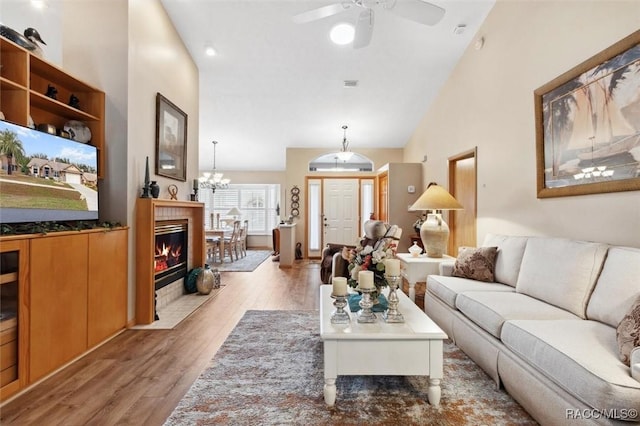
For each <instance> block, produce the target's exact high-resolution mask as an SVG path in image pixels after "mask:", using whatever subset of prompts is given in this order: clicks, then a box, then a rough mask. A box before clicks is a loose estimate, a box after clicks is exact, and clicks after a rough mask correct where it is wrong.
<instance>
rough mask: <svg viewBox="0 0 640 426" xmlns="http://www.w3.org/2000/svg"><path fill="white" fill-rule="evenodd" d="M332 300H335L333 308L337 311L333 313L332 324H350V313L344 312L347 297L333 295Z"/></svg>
mask: <svg viewBox="0 0 640 426" xmlns="http://www.w3.org/2000/svg"><path fill="white" fill-rule="evenodd" d="M331 298H332V299H334V301H333V306H335V307H336V310H335V311H333V312H332V313H331V324H348V323H349V321H351V317H350V316H349V312H347V311H345V310H344V307H345V306H347V296H346V295H343V296H338V295H335V294H332V295H331Z"/></svg>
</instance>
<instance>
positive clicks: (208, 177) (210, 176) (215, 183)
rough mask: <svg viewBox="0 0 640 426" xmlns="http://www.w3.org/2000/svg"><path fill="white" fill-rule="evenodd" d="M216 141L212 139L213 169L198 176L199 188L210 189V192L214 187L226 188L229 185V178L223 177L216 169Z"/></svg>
mask: <svg viewBox="0 0 640 426" xmlns="http://www.w3.org/2000/svg"><path fill="white" fill-rule="evenodd" d="M217 144H218V141H213V170H211V171H210V172H204V173H202V176H200V179H199V181H200V188H201V189H210V190H211V192H213V193H215V192H216V189H226V188H228V187H229V182H231V180H230V179H223V178H222V175H223V174H222V173H220V172H218V170H216V145H217Z"/></svg>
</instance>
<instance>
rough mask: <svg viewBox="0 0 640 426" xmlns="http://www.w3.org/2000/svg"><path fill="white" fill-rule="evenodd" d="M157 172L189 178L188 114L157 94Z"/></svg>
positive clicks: (161, 174)
mask: <svg viewBox="0 0 640 426" xmlns="http://www.w3.org/2000/svg"><path fill="white" fill-rule="evenodd" d="M156 174H157V175H159V176H164V177H168V178H171V179H176V180H180V181H182V182H185V181H186V180H187V114H186V113H184V111H182V110H181V109H180V108H178V107H177V106H175V105H174V104H173V103H172V102H171V101H170V100H168V99H167V98H165V97H164V96H162V95H161V94H160V93H157V94H156Z"/></svg>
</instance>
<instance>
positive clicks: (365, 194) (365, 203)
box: [306, 177, 375, 258]
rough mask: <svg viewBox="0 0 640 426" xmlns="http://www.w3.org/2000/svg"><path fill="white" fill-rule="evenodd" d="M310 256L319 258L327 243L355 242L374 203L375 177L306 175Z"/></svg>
mask: <svg viewBox="0 0 640 426" xmlns="http://www.w3.org/2000/svg"><path fill="white" fill-rule="evenodd" d="M307 197H308V198H307V206H308V209H307V217H306V219H307V227H306V234H307V247H306V248H307V257H308V258H320V257H321V255H322V250H323V248H324V246H325V245H326V244H327V243H335V244H345V245H353V244H355V243H356V242H357V241H358V238H359V237H360V236H361V235H362V232H363V228H362V227H363V223H364V220H365V219H367V218H368V217H369V216H370V215H371V214H372V212H373V211H374V205H375V179H374V178H373V177H371V178H360V177H344V178H325V177H319V178H310V179H307Z"/></svg>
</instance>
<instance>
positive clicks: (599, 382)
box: [498, 320, 640, 420]
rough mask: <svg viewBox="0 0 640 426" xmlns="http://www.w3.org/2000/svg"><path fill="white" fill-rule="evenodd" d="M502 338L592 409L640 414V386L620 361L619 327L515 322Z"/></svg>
mask: <svg viewBox="0 0 640 426" xmlns="http://www.w3.org/2000/svg"><path fill="white" fill-rule="evenodd" d="M500 337H501V339H502V342H503V343H504V344H505V345H506V346H507V347H508V348H509V349H511V350H512V351H513V352H515V353H516V354H517V355H519V356H520V357H521V358H522V359H523V360H525V361H526V362H528V363H529V364H530V365H532V366H533V367H535V369H536V370H538V371H539V372H540V373H541V374H542V375H543V376H544V377H546V378H547V379H548V380H551V381H553V382H554V383H556V384H557V385H558V386H560V387H561V388H563V389H565V390H566V391H567V392H568V393H570V394H572V395H574V396H575V397H576V398H577V399H579V400H581V401H583V402H584V403H585V404H587V405H589V406H590V407H593V408H598V409H607V410H613V409H617V411H618V412H619V413H622V412H623V409H624V410H625V411H626V412H629V411H630V410H631V409H634V410H640V382H638V381H637V380H634V379H633V378H632V377H631V375H630V374H629V368H628V367H627V366H626V365H624V364H623V363H622V362H621V361H620V359H619V358H618V354H617V351H616V347H617V346H616V338H615V329H614V328H613V327H611V326H609V325H607V324H603V323H601V322H597V321H588V320H585V321H572V320H555V321H548V320H540V321H538V320H514V321H508V322H506V323H505V324H504V326H503V327H502V333H501V335H500ZM498 362H499V361H498ZM636 412H637V411H636ZM636 420H637V419H636Z"/></svg>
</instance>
